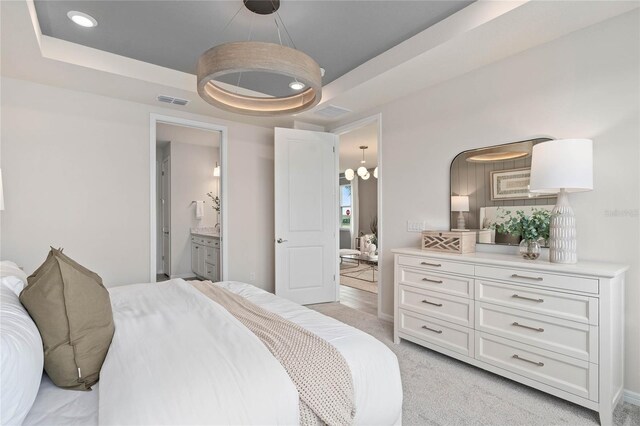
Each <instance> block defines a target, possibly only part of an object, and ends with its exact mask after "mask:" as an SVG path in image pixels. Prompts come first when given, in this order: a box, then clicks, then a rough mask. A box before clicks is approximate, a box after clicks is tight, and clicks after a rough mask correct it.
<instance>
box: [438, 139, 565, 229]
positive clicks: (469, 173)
mask: <svg viewBox="0 0 640 426" xmlns="http://www.w3.org/2000/svg"><path fill="white" fill-rule="evenodd" d="M514 142H515V141H514ZM527 167H531V157H528V158H524V159H521V160H511V161H496V162H491V163H470V162H468V161H466V160H465V156H464V155H461V156H459V157H458V158H456V159H455V160H454V161H453V163H452V165H451V194H452V195H468V196H469V211H468V212H467V213H464V219H465V223H466V225H467V228H468V229H478V228H480V226H479V225H480V224H479V223H478V218H479V213H480V207H488V206H534V205H545V204H551V205H552V204H555V203H556V197H550V198H548V197H547V198H543V197H539V198H531V199H526V200H500V201H493V200H491V172H492V171H497V170H512V169H523V168H527ZM450 220H451V222H450V224H451V225H455V223H456V221H457V220H458V212H451V218H450Z"/></svg>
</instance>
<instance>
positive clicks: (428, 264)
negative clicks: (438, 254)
mask: <svg viewBox="0 0 640 426" xmlns="http://www.w3.org/2000/svg"><path fill="white" fill-rule="evenodd" d="M420 264H421V265H425V266H435V267H436V268H439V267H441V266H442V264H440V263H429V262H420Z"/></svg>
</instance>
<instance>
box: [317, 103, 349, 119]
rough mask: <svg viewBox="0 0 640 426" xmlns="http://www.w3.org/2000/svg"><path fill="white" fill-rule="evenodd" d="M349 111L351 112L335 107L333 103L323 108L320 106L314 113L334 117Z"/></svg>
mask: <svg viewBox="0 0 640 426" xmlns="http://www.w3.org/2000/svg"><path fill="white" fill-rule="evenodd" d="M349 112H352V111H351V110H350V109H346V108H341V107H337V106H335V105H328V106H326V107H324V108H320V109H319V110H317V111H316V114H318V115H321V116H323V117H327V118H336V117H340V116H341V115H344V114H347V113H349Z"/></svg>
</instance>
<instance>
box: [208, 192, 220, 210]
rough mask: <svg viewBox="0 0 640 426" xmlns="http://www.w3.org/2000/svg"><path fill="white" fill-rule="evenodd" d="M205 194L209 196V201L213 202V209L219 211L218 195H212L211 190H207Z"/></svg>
mask: <svg viewBox="0 0 640 426" xmlns="http://www.w3.org/2000/svg"><path fill="white" fill-rule="evenodd" d="M207 196H208V197H209V198H211V201H212V202H213V206H212V207H213V209H214V210H215V211H216V212H218V213H220V197H218V196H217V195H213V192H207Z"/></svg>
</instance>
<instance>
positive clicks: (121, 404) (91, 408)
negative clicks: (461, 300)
mask: <svg viewBox="0 0 640 426" xmlns="http://www.w3.org/2000/svg"><path fill="white" fill-rule="evenodd" d="M217 285H220V286H222V287H224V288H226V289H228V290H230V291H232V292H234V293H236V294H239V295H241V296H243V297H245V298H247V299H248V300H250V301H252V302H253V303H255V304H257V305H259V306H261V307H263V308H264V309H267V310H269V311H271V312H274V313H276V314H278V315H280V316H282V317H283V318H285V319H288V320H290V321H292V322H294V323H296V324H298V325H300V326H302V327H304V328H306V329H307V330H309V331H310V332H312V333H314V334H316V335H317V336H319V337H321V338H323V339H325V340H327V341H328V342H329V343H331V344H332V345H333V346H334V347H336V349H338V351H340V353H341V354H342V355H343V356H344V358H345V360H346V361H347V364H348V365H349V368H350V370H351V373H352V377H353V382H354V390H355V403H356V417H355V423H356V424H367V425H375V424H399V422H400V419H401V409H402V387H401V381H400V372H399V367H398V363H397V359H396V357H395V355H394V354H393V353H392V352H391V351H390V350H389V349H388V348H387V347H386V346H385V345H383V344H382V343H381V342H379V341H378V340H376V339H375V338H373V337H372V336H369V335H368V334H366V333H363V332H362V331H360V330H357V329H355V328H353V327H350V326H348V325H346V324H343V323H341V322H339V321H337V320H335V319H333V318H330V317H327V316H324V315H322V314H320V313H318V312H315V311H313V310H310V309H308V308H305V307H303V306H300V305H297V304H295V303H293V302H291V301H288V300H285V299H282V298H279V297H277V296H275V295H273V294H271V293H267V292H265V291H263V290H261V289H258V288H256V287H254V286H252V285H249V284H244V283H238V282H222V283H217ZM176 290H180V291H187V292H190V291H191V290H193V291H194V292H197V291H196V290H195V289H193V288H192V287H191V286H190V285H188V284H187V283H186V282H185V281H183V280H171V281H167V282H166V283H161V284H134V285H129V286H122V287H115V288H112V289H110V292H111V294H112V304H113V306H114V318H117V317H119V316H120V317H122V315H119V310H121V311H122V312H121V313H122V314H123V315H125V314H127V313H130V312H131V309H132V303H133V304H134V305H135V304H136V303H138V302H130V301H131V300H138V299H139V297H140V296H141V295H144V297H145V298H148V299H147V300H146V302H144V303H143V302H140V304H141V305H145V304H146V305H149V306H147V307H146V308H142V309H143V310H144V311H145V312H151V317H150V319H148V320H145V319H144V317H145V316H144V315H142V316H141V315H139V313H136V314H135V315H133V316H132V318H134V320H135V321H149V322H151V321H156V322H158V323H159V324H164V325H163V326H165V327H166V326H168V325H169V324H170V322H171V317H168V316H167V317H163V314H160V313H158V312H155V311H154V309H155V308H154V307H153V303H150V301H151V302H154V301H155V300H156V299H155V298H156V297H160V295H164V296H165V297H168V298H169V299H170V298H171V297H173V300H175V295H174V294H170V292H171V291H176ZM151 294H156V295H155V296H150V295H151ZM194 294H195V293H194ZM180 298H183V296H180ZM194 298H195V299H194V300H191V301H185V303H186V305H187V306H189V307H190V308H192V310H198V309H195V307H194V301H197V303H200V302H202V303H204V302H203V301H204V300H205V299H206V298H205V297H204V296H202V295H201V294H199V293H198V294H197V295H196V296H194ZM201 299H202V300H201ZM157 300H158V305H157V306H159V305H160V304H161V303H162V302H161V301H160V299H157ZM206 303H211V304H214V305H216V307H219V305H217V304H215V303H214V302H211V301H210V300H208V299H206ZM136 309H137V308H136ZM220 309H222V308H221V307H220ZM152 311H153V312H152ZM212 312H215V316H214V317H215V318H216V320H215V324H214V321H209V322H208V324H207V330H209V329H215V328H219V329H221V330H223V332H224V333H228V331H229V324H231V323H229V324H227V323H225V321H226V319H225V318H223V316H224V314H223V313H221V312H220V311H217V310H215V309H214V310H213V311H212ZM224 312H225V313H226V311H224ZM141 318H142V319H141ZM154 318H155V319H154ZM212 324H214V325H212ZM168 329H169V328H168ZM247 332H248V330H247ZM120 333H121V334H122V335H124V334H125V333H123V332H122V331H121V332H120ZM207 333H208V331H207ZM249 333H250V332H249ZM230 334H231V335H233V336H234V337H233V342H232V341H231V340H230V341H228V342H227V344H224V345H222V344H220V345H218V346H219V347H224V350H227V351H231V352H230V354H231V357H236V358H237V360H238V362H237V364H238V365H237V370H236V371H235V372H234V374H236V377H237V378H238V380H237V381H236V380H234V381H233V383H232V384H231V383H228V382H226V381H225V380H222V379H221V375H220V372H221V371H222V370H219V371H216V372H213V369H214V368H216V367H215V366H212V365H211V363H210V362H209V361H207V362H209V364H207V365H208V366H209V368H211V369H212V371H211V372H206V373H203V374H202V376H203V377H206V375H207V374H210V375H211V376H210V377H216V378H217V379H218V380H217V382H216V380H204V381H205V382H206V385H207V386H216V387H217V388H215V391H212V393H215V394H217V395H221V394H222V393H224V394H225V395H226V394H230V392H231V390H233V389H234V388H238V389H239V391H238V392H239V393H238V395H240V399H241V398H245V399H247V398H249V397H248V396H247V395H249V394H250V392H249V391H250V390H253V389H254V388H257V387H258V386H259V385H261V384H260V383H255V377H254V378H252V379H251V378H250V379H251V380H254V382H252V385H251V386H249V385H248V383H249V382H247V383H245V382H243V380H249V379H247V378H246V377H240V376H241V375H242V376H252V374H253V373H252V371H260V374H261V381H263V382H265V386H267V388H270V389H271V388H273V387H274V386H276V387H281V388H282V389H281V391H280V392H271V394H270V395H265V394H264V392H262V393H261V394H260V396H259V399H260V401H257V400H256V399H255V397H254V399H249V402H248V403H247V402H246V401H245V403H244V404H243V403H242V401H238V398H234V399H233V401H232V403H230V401H226V402H224V404H225V405H220V406H219V407H217V409H216V410H213V411H211V412H216V411H218V412H219V411H220V407H222V406H224V407H225V408H226V409H227V410H230V411H239V412H241V413H240V417H225V418H226V419H233V418H236V419H247V420H245V421H242V420H237V421H236V423H252V422H253V423H255V421H252V420H251V419H256V418H257V417H255V413H251V412H246V413H245V412H242V411H243V410H244V411H250V410H254V411H258V413H259V414H261V415H262V413H260V412H261V411H264V410H267V411H268V405H263V406H262V409H260V408H259V407H260V404H279V408H278V409H277V410H274V411H277V417H266V418H267V419H273V420H271V421H269V420H267V421H266V422H267V423H295V421H292V420H291V419H297V415H298V413H297V409H298V408H297V396H296V395H297V394H296V392H295V389H294V388H292V387H291V384H290V383H287V384H284V383H282V382H277V380H282V377H280V376H278V377H275V378H266V377H262V374H263V372H264V371H266V370H268V372H269V374H272V375H276V376H277V374H279V373H278V372H279V368H280V366H279V365H273V364H270V363H272V362H273V361H274V360H275V359H274V358H273V357H272V356H271V355H270V354H269V357H270V358H268V357H263V358H260V359H258V360H254V361H252V364H253V363H256V364H257V365H255V370H252V369H251V367H249V364H248V363H247V361H246V360H244V361H241V360H243V357H245V356H254V357H255V356H257V355H256V352H259V351H257V350H256V349H257V346H256V347H254V348H253V350H251V351H239V350H238V348H236V349H233V348H231V349H228V348H227V346H233V344H236V345H242V344H244V343H241V339H240V340H238V338H237V334H238V332H237V330H236V331H235V333H230ZM118 335H119V331H118V323H117V322H116V336H118ZM155 335H156V333H154V336H155ZM215 338H216V339H220V336H219V335H217V336H216V337H215ZM199 340H200V339H199ZM206 341H207V340H206V338H204V339H202V341H200V342H199V343H198V344H200V345H202V346H200V349H199V350H197V351H195V352H200V351H201V350H202V351H206V350H212V349H211V346H212V345H211V344H210V343H209V344H206V343H205V342H206ZM114 342H115V343H116V345H117V344H126V345H127V347H128V345H130V342H131V340H126V339H125V340H120V343H118V341H117V340H116V338H115V337H114ZM126 342H129V343H126ZM157 343H158V344H164V343H163V340H162V339H158V342H157ZM113 347H114V346H112V348H113ZM150 347H151V346H150ZM238 347H240V348H242V347H243V346H238ZM207 348H208V349H207ZM191 349H192V348H190V354H189V356H188V357H186V356H185V359H186V358H189V360H190V361H189V363H192V364H193V365H194V366H195V364H196V363H197V362H199V361H197V360H196V358H193V355H194V354H193V352H194V351H192V350H191ZM216 350H219V348H217V349H216ZM174 351H175V354H180V356H184V354H185V351H184V348H183V347H179V349H174ZM115 352H116V350H114V353H111V352H110V354H108V355H107V360H106V361H105V367H106V368H105V367H103V377H102V378H101V381H100V382H99V384H98V385H97V386H95V387H94V390H93V391H90V392H79V391H70V390H63V389H59V388H57V387H56V386H55V385H53V384H52V383H51V381H50V380H49V379H48V378H47V377H46V375H45V376H43V379H42V384H41V387H40V391H39V393H38V396H37V399H36V402H35V403H34V406H33V408H32V410H31V412H30V413H29V415H28V416H27V419H26V420H25V423H24V424H25V425H58V424H65V425H69V424H71V425H73V424H78V425H79V424H82V425H95V424H98V423H101V424H109V423H114V422H118V423H121V420H122V419H127V420H128V421H130V422H131V423H132V424H133V423H140V424H142V423H153V415H155V414H154V413H153V409H155V408H156V407H157V409H158V411H159V412H165V413H166V416H169V417H165V418H164V420H168V419H169V418H170V416H172V415H173V419H177V418H178V416H182V413H183V412H184V411H185V410H184V403H185V401H189V403H191V401H193V404H194V406H196V407H200V406H203V405H208V406H211V404H215V403H217V402H218V401H215V400H217V399H218V397H216V398H213V399H212V398H210V399H209V400H208V401H207V404H203V403H202V400H200V402H198V401H197V400H194V395H196V396H197V395H198V394H197V393H193V392H192V391H193V389H194V386H196V384H195V382H194V380H189V382H182V384H177V383H178V382H171V381H169V382H167V383H169V384H171V383H173V384H171V386H172V388H171V389H168V390H167V391H168V392H171V393H172V394H173V395H174V398H173V401H174V404H164V406H162V407H160V406H159V404H158V401H162V400H165V397H164V396H163V395H166V394H162V393H161V392H160V393H157V395H156V396H157V397H158V399H156V400H155V402H153V401H152V402H149V401H145V402H146V403H147V404H151V405H147V406H146V408H147V410H146V411H147V412H150V411H151V413H150V414H145V413H144V412H145V407H144V406H143V404H138V405H135V404H129V406H127V397H126V396H125V395H129V399H132V398H133V399H135V396H134V395H135V394H131V393H129V394H128V393H124V395H122V394H121V393H120V392H117V391H118V390H119V389H122V384H121V383H124V381H123V380H124V379H123V378H124V377H126V383H130V384H131V386H129V387H128V388H127V389H128V390H130V389H131V387H134V388H137V387H138V386H147V388H148V389H149V388H154V387H155V389H151V393H154V392H159V389H158V388H161V387H162V386H163V384H160V383H158V384H155V385H150V384H149V383H148V380H149V379H150V378H151V379H154V378H155V377H158V375H149V376H147V377H145V376H144V375H143V376H141V377H140V382H139V383H140V385H135V383H136V380H135V378H132V377H131V374H132V371H128V370H127V368H133V367H131V365H134V364H135V363H134V362H132V363H130V362H128V360H129V358H131V357H134V356H135V355H131V354H125V355H122V358H121V359H118V356H116V354H115ZM171 352H172V350H169V349H168V350H166V353H165V354H164V358H167V357H169V356H170V354H171ZM243 352H244V353H243ZM175 356H177V355H175ZM175 356H174V358H173V359H170V360H169V361H170V362H172V363H173V365H174V366H176V365H177V364H176V360H175ZM198 356H199V355H198ZM202 356H203V357H206V356H211V354H210V353H209V354H205V353H203V354H202ZM224 356H225V357H229V356H230V355H229V354H226V355H224ZM144 361H146V360H144ZM232 361H233V360H232ZM161 362H163V363H164V362H167V359H164V360H162V361H161ZM143 365H145V366H146V364H143ZM149 365H154V366H153V367H150V369H151V370H153V369H154V368H159V367H157V366H155V364H153V361H152V360H151V361H149ZM159 365H160V364H159ZM139 370H140V368H139V365H138V367H136V368H134V372H135V371H139ZM165 370H166V369H165ZM172 370H173V369H172ZM175 370H176V372H175V375H176V377H181V376H180V374H179V372H178V370H179V367H175ZM228 370H229V368H227V369H226V370H225V371H228ZM231 370H233V369H231ZM276 370H277V371H276ZM105 373H108V374H105ZM172 373H174V372H173V371H169V372H168V373H167V374H165V375H163V376H162V377H164V376H169V377H170V376H171V374H172ZM136 374H137V373H136ZM285 374H286V373H285ZM119 376H122V378H121V377H119ZM154 376H155V377H154ZM269 380H272V381H274V382H273V383H267V382H268V381H269ZM284 380H288V377H285V379H284ZM211 382H216V383H213V384H211ZM277 383H279V384H277ZM100 385H102V387H103V389H102V394H101V393H100V392H101V389H100ZM165 386H166V384H165ZM179 386H184V387H185V390H183V392H179V393H177V392H175V391H176V389H175V388H176V387H179ZM186 387H189V391H187V390H186ZM249 388H251V389H249ZM292 389H293V390H292ZM221 390H224V392H221ZM190 391H191V392H192V394H190V395H189V397H188V398H185V399H183V400H181V402H180V403H178V401H177V399H176V395H181V394H189V392H190ZM209 391H211V389H201V392H200V393H201V394H204V395H207V394H209ZM231 393H232V392H231ZM140 395H144V396H141V399H146V398H148V396H149V392H140ZM197 397H202V395H200V396H197ZM269 398H275V399H269ZM219 403H221V404H222V402H219ZM154 404H155V405H154ZM293 405H295V406H293ZM181 406H182V408H180V407H181ZM285 406H286V407H285ZM209 408H210V409H211V407H209ZM163 410H164V411H163ZM198 410H199V408H194V407H190V409H189V410H188V411H189V412H190V415H195V414H194V413H196V414H197V413H198ZM99 413H100V415H99ZM205 414H206V412H205V411H203V412H202V413H201V415H203V416H204V415H205ZM252 415H254V416H253V417H252ZM118 416H124V417H118ZM130 416H132V417H130ZM145 416H146V417H145ZM99 417H100V420H102V421H100V422H99V421H98V418H99ZM180 418H181V420H183V421H184V420H189V419H190V420H193V421H196V422H197V421H200V420H202V419H204V418H208V417H200V418H199V420H198V419H197V418H196V417H191V418H187V417H185V418H183V417H180ZM218 419H220V418H219V417H218ZM200 422H202V421H200ZM218 422H220V421H218ZM156 423H157V422H156ZM213 423H216V421H215V420H214V421H213Z"/></svg>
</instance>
